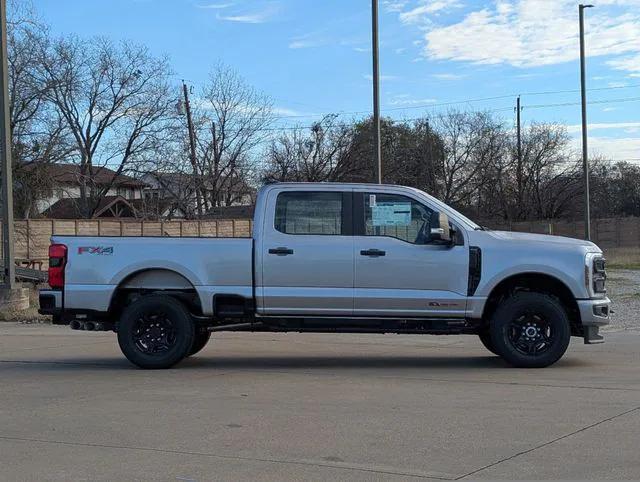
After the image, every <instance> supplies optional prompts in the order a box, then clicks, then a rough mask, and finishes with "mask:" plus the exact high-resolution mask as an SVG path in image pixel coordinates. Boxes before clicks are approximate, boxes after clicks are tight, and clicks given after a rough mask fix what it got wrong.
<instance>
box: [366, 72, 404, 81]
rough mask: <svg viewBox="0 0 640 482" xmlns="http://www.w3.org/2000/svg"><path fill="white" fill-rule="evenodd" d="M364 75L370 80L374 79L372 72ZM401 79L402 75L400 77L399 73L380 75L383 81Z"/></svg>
mask: <svg viewBox="0 0 640 482" xmlns="http://www.w3.org/2000/svg"><path fill="white" fill-rule="evenodd" d="M363 77H364V78H365V79H367V80H369V81H372V80H373V75H371V74H364V75H363ZM398 79H400V77H398V76H397V75H380V80H381V81H383V82H384V81H391V80H398Z"/></svg>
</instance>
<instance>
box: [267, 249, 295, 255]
mask: <svg viewBox="0 0 640 482" xmlns="http://www.w3.org/2000/svg"><path fill="white" fill-rule="evenodd" d="M269 254H277V255H278V256H288V255H290V254H293V249H289V248H284V247H280V248H271V249H270V250H269Z"/></svg>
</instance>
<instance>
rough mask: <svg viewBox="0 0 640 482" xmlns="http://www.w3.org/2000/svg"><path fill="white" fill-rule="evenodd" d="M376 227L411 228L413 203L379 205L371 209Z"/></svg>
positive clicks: (372, 219)
mask: <svg viewBox="0 0 640 482" xmlns="http://www.w3.org/2000/svg"><path fill="white" fill-rule="evenodd" d="M371 221H372V224H373V225H374V226H409V225H410V224H411V203H392V202H389V203H378V204H377V205H375V206H372V208H371Z"/></svg>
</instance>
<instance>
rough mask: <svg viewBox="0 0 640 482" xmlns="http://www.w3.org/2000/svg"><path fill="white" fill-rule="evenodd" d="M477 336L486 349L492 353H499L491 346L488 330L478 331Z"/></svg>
mask: <svg viewBox="0 0 640 482" xmlns="http://www.w3.org/2000/svg"><path fill="white" fill-rule="evenodd" d="M478 338H480V341H481V342H482V344H483V345H484V347H485V348H486V349H487V350H489V351H490V352H491V353H493V354H494V355H498V356H499V353H498V352H497V351H496V348H495V347H494V346H493V342H492V341H491V333H489V330H486V331H482V332H480V333H478Z"/></svg>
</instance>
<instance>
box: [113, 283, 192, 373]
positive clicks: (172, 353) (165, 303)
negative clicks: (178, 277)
mask: <svg viewBox="0 0 640 482" xmlns="http://www.w3.org/2000/svg"><path fill="white" fill-rule="evenodd" d="M194 337H195V327H194V324H193V321H192V319H191V316H190V315H189V312H188V311H187V310H186V308H185V307H184V305H183V304H182V303H180V302H179V301H177V300H175V299H173V298H171V297H168V296H162V295H149V296H144V297H142V298H140V299H139V300H137V301H135V302H133V303H132V304H130V305H129V306H127V308H125V310H124V312H123V313H122V316H121V317H120V321H119V323H118V344H119V345H120V349H121V350H122V353H124V355H125V356H126V357H127V359H128V360H129V361H130V362H131V363H133V364H134V365H137V366H139V367H140V368H151V369H157V368H169V367H172V366H173V365H175V364H176V363H178V362H179V361H180V360H182V359H183V358H184V357H186V356H187V355H188V354H189V351H190V350H191V348H192V346H193V341H194Z"/></svg>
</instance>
